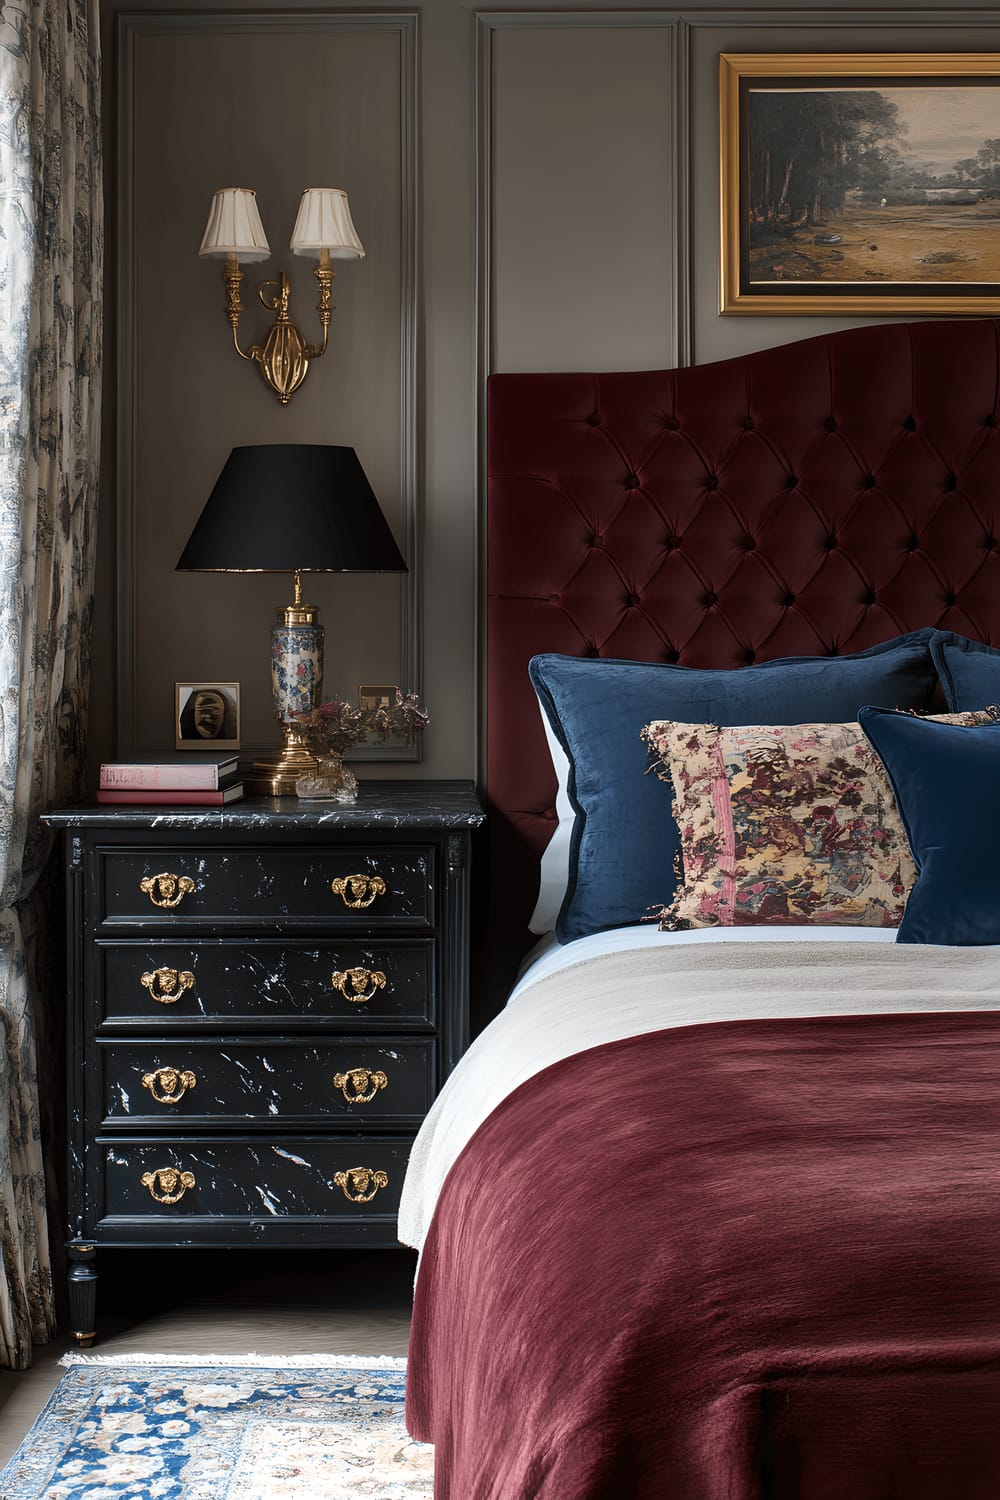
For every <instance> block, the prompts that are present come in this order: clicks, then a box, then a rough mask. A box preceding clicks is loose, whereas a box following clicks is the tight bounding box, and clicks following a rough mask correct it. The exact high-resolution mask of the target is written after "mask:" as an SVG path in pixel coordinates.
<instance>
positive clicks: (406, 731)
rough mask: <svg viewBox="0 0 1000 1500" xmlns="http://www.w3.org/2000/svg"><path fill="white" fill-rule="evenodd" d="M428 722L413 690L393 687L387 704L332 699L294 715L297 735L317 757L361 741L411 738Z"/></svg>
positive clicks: (339, 752)
mask: <svg viewBox="0 0 1000 1500" xmlns="http://www.w3.org/2000/svg"><path fill="white" fill-rule="evenodd" d="M429 723H430V718H429V716H428V714H427V711H426V710H425V709H423V708H421V706H420V703H419V701H418V699H417V695H416V693H405V694H404V693H401V692H400V690H399V688H397V689H396V701H395V703H390V704H389V705H388V706H386V705H385V704H379V705H378V706H377V707H375V706H373V707H364V708H361V707H358V705H357V704H355V703H344V702H341V701H340V700H339V699H336V698H332V699H330V701H329V702H328V703H321V704H320V705H319V707H318V708H313V709H310V711H309V712H308V713H304V714H296V716H295V726H296V729H297V730H298V734H299V738H300V739H301V741H302V743H303V744H304V745H305V747H306V749H307V750H308V751H309V752H310V754H311V755H315V756H316V758H317V760H326V759H328V758H330V757H335V756H338V755H343V753H344V751H345V750H349V749H350V748H351V746H352V745H360V744H361V743H362V741H364V740H367V741H368V742H369V743H374V744H377V745H384V744H385V742H386V740H389V739H412V738H413V736H414V735H416V734H421V733H422V732H423V731H424V730H425V729H426V728H427V725H428V724H429Z"/></svg>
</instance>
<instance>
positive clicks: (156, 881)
mask: <svg viewBox="0 0 1000 1500" xmlns="http://www.w3.org/2000/svg"><path fill="white" fill-rule="evenodd" d="M139 889H140V891H143V892H144V893H145V894H146V895H147V896H148V897H149V899H150V901H152V903H153V905H154V906H167V907H174V906H180V904H181V902H182V901H183V900H184V897H185V896H189V895H190V894H191V892H192V891H193V890H194V881H193V880H192V879H191V877H190V875H171V874H170V873H169V872H168V871H166V870H164V871H162V872H161V873H160V874H159V875H147V876H146V877H145V879H144V880H140V881H139Z"/></svg>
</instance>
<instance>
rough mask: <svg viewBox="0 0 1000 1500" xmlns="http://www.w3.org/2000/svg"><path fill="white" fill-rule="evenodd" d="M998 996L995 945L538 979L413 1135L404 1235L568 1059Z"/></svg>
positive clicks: (713, 958) (694, 957)
mask: <svg viewBox="0 0 1000 1500" xmlns="http://www.w3.org/2000/svg"><path fill="white" fill-rule="evenodd" d="M998 1009H1000V947H996V948H935V947H925V946H917V945H912V944H895V943H865V942H856V941H855V942H810V943H803V942H787V943H785V942H775V941H770V942H766V943H764V942H762V943H756V942H741V943H733V944H727V943H714V944H711V945H687V946H676V947H675V946H665V947H663V948H658V947H656V948H648V947H645V948H641V949H630V950H626V951H625V952H617V953H607V954H603V955H601V956H600V957H598V958H591V959H587V960H585V961H583V962H581V963H576V964H573V965H571V966H570V967H569V968H566V969H562V970H560V971H559V972H558V973H556V974H552V975H550V976H549V977H547V978H543V979H540V980H539V981H538V983H537V984H529V985H527V986H526V987H525V988H524V989H522V990H521V991H520V992H519V993H518V994H517V995H516V996H515V997H514V999H512V1000H511V1001H510V1002H509V1004H508V1005H507V1007H506V1009H505V1010H503V1011H502V1012H501V1014H500V1015H499V1016H498V1017H497V1018H496V1020H494V1021H492V1022H491V1023H490V1025H489V1026H488V1027H487V1028H486V1030H485V1031H483V1032H482V1034H481V1035H480V1036H479V1037H477V1038H476V1040H475V1041H474V1042H473V1044H472V1046H471V1047H470V1048H469V1050H468V1052H467V1053H466V1054H465V1056H464V1057H463V1058H462V1060H461V1062H460V1063H459V1065H458V1067H457V1068H456V1070H455V1072H454V1073H453V1074H452V1076H451V1078H450V1079H449V1080H448V1082H447V1083H446V1085H445V1087H444V1089H443V1090H442V1092H441V1093H440V1095H439V1096H438V1098H437V1100H436V1101H435V1103H434V1105H433V1107H432V1108H431V1110H430V1113H429V1114H428V1115H427V1118H426V1119H425V1121H424V1123H423V1126H422V1127H421V1130H420V1133H419V1135H418V1136H417V1139H416V1142H415V1143H414V1147H413V1152H412V1154H411V1157H410V1163H409V1167H408V1169H407V1175H406V1182H405V1183H404V1186H403V1195H402V1200H401V1203H400V1212H399V1237H400V1239H401V1240H402V1241H403V1243H404V1244H407V1245H412V1246H414V1247H415V1248H417V1249H420V1247H421V1246H422V1245H423V1242H424V1237H425V1235H426V1233H427V1229H428V1227H429V1225H430V1220H431V1215H432V1214H433V1212H434V1205H435V1203H436V1202H437V1197H438V1193H439V1192H440V1190H441V1186H442V1184H443V1182H444V1179H445V1177H446V1176H447V1173H448V1170H449V1168H450V1167H451V1165H452V1162H454V1160H455V1159H456V1157H457V1156H458V1154H459V1152H460V1151H461V1150H462V1148H463V1147H464V1146H465V1144H466V1143H467V1142H468V1141H469V1139H470V1138H471V1137H472V1135H473V1133H474V1132H475V1130H476V1129H477V1128H478V1127H479V1125H481V1124H482V1122H483V1121H484V1120H485V1119H486V1118H487V1116H488V1115H489V1114H490V1113H491V1112H492V1110H493V1109H495V1108H496V1106H497V1105H498V1104H499V1103H500V1102H501V1100H503V1099H504V1098H506V1096H507V1095H508V1094H510V1093H512V1092H513V1090H514V1089H516V1088H517V1087H519V1085H520V1084H522V1083H524V1082H526V1081H527V1080H528V1079H529V1078H532V1077H534V1076H535V1074H537V1073H539V1072H541V1071H542V1069H544V1068H548V1067H551V1066H552V1065H553V1063H556V1062H558V1061H559V1060H560V1059H561V1058H564V1057H569V1056H571V1055H572V1054H573V1053H575V1052H583V1051H585V1050H586V1049H587V1048H589V1047H597V1046H600V1045H601V1044H602V1043H604V1042H611V1041H618V1040H620V1039H621V1038H623V1037H627V1036H638V1035H639V1034H641V1033H643V1032H647V1031H657V1030H660V1029H661V1028H667V1027H675V1026H690V1025H693V1024H697V1023H705V1022H712V1021H738V1020H741V1019H742V1020H769V1019H774V1018H780V1017H796V1016H798V1017H801V1016H842V1015H866V1014H871V1013H875V1014H881V1013H886V1012H905V1011H911V1012H921V1011H953V1010H959V1011H960V1010H998Z"/></svg>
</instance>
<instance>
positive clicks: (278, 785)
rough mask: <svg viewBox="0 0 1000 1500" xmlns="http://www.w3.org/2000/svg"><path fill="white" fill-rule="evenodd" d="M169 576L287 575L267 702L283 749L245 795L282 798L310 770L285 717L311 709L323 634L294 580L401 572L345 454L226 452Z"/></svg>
mask: <svg viewBox="0 0 1000 1500" xmlns="http://www.w3.org/2000/svg"><path fill="white" fill-rule="evenodd" d="M177 568H178V569H179V570H182V571H191V572H202V571H204V572H212V573H291V574H292V575H293V577H294V580H295V584H294V598H293V600H292V603H291V604H289V605H287V606H286V607H285V608H284V609H281V610H279V611H278V619H277V623H276V624H275V625H274V626H273V627H272V629H271V693H272V700H273V703H274V714H275V717H276V719H277V720H278V722H279V723H280V724H281V725H282V729H283V733H284V744H283V746H282V748H281V750H280V751H277V752H276V753H275V754H273V755H267V756H263V757H261V758H260V759H258V760H255V761H254V762H253V765H252V766H251V768H250V772H249V774H248V775H247V776H245V777H244V781H245V783H246V787H247V790H248V791H252V792H264V793H269V794H271V795H273V796H281V795H286V794H292V793H294V791H295V783H296V782H297V781H298V780H299V778H300V777H301V776H310V775H313V774H315V771H316V764H317V763H316V758H315V756H313V755H311V754H310V753H309V751H308V750H307V749H306V747H305V745H304V744H303V743H302V741H301V738H300V735H299V733H298V731H297V729H296V725H295V717H294V716H295V715H296V714H298V713H303V712H307V711H308V710H310V709H313V708H316V707H318V705H319V703H320V694H321V688H322V683H323V634H324V632H323V627H322V625H321V624H320V623H319V610H318V609H317V607H316V605H315V604H304V603H303V602H302V574H303V573H307V572H311V573H405V572H406V564H405V562H404V561H403V558H402V555H401V554H400V551H399V548H398V547H397V546H396V542H395V540H394V538H393V535H392V532H391V531H390V529H389V524H388V522H387V521H386V519H385V516H384V515H383V514H382V511H381V509H380V507H379V503H378V501H377V500H376V498H375V495H374V493H373V491H372V487H371V485H370V484H369V483H368V478H367V476H366V474H365V471H364V469H363V468H362V467H361V462H360V460H359V458H358V456H357V454H356V453H355V451H354V449H353V448H341V447H335V446H333V445H331V444H324V443H274V444H270V443H268V444H260V445H256V446H255V445H248V446H246V447H240V448H234V449H233V450H232V452H231V453H230V455H229V457H228V458H227V459H226V462H225V464H224V465H223V468H222V472H221V474H220V475H219V477H218V479H217V480H216V482H215V486H214V488H213V490H212V493H211V494H210V495H209V497H208V500H207V501H206V502H205V508H204V510H203V511H202V513H201V515H200V516H199V517H198V520H197V523H196V524H195V528H194V530H193V531H192V533H191V535H190V537H189V539H188V543H187V546H186V547H185V548H184V551H183V552H182V553H181V556H180V560H179V561H178V563H177Z"/></svg>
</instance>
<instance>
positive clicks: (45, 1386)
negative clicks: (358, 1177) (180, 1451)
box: [0, 1249, 416, 1464]
mask: <svg viewBox="0 0 1000 1500" xmlns="http://www.w3.org/2000/svg"><path fill="white" fill-rule="evenodd" d="M415 1268H416V1256H415V1254H413V1253H412V1252H410V1251H408V1250H402V1249H400V1250H371V1251H367V1252H356V1251H348V1250H325V1251H296V1252H294V1253H288V1252H277V1251H265V1250H261V1251H250V1250H244V1251H233V1250H219V1251H215V1252H210V1251H204V1250H201V1251H199V1250H187V1251H185V1250H179V1251H172V1252H169V1253H168V1252H165V1251H161V1250H141V1251H135V1250H133V1251H111V1250H105V1251H103V1252H102V1253H101V1258H100V1265H99V1273H100V1280H99V1282H98V1293H97V1324H98V1339H97V1341H96V1342H95V1344H94V1346H93V1348H92V1350H91V1351H90V1352H91V1353H93V1354H127V1353H129V1352H130V1351H134V1352H135V1353H142V1354H251V1353H253V1354H396V1355H401V1354H405V1353H406V1343H407V1338H408V1336H409V1328H410V1306H411V1299H412V1291H413V1276H414V1271H415ZM71 1347H73V1344H72V1339H71V1338H70V1337H69V1335H68V1334H67V1333H66V1331H65V1327H63V1328H62V1329H61V1330H60V1334H59V1336H58V1337H57V1338H56V1340H55V1342H54V1343H52V1344H47V1345H45V1346H43V1347H40V1348H37V1349H36V1350H35V1361H34V1364H33V1365H32V1367H31V1369H30V1370H22V1371H17V1372H13V1371H10V1370H3V1371H0V1464H4V1463H6V1462H7V1460H8V1459H9V1458H10V1456H11V1454H12V1453H13V1452H14V1451H15V1449H16V1448H17V1446H18V1444H19V1443H20V1442H21V1439H22V1438H23V1437H24V1435H25V1433H26V1432H27V1431H28V1428H29V1427H30V1426H31V1424H32V1422H33V1421H34V1419H35V1417H36V1416H37V1415H38V1413H39V1412H40V1411H41V1409H42V1407H43V1406H44V1405H45V1402H46V1401H47V1400H48V1398H49V1395H50V1394H51V1392H52V1390H53V1389H54V1387H55V1386H56V1384H57V1382H58V1380H59V1377H60V1375H61V1374H62V1373H63V1371H62V1369H61V1368H60V1367H59V1365H58V1364H57V1363H56V1362H57V1360H58V1359H59V1356H60V1355H61V1354H64V1353H65V1352H66V1351H67V1349H69V1348H71Z"/></svg>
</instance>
